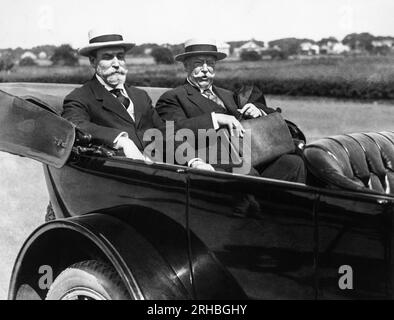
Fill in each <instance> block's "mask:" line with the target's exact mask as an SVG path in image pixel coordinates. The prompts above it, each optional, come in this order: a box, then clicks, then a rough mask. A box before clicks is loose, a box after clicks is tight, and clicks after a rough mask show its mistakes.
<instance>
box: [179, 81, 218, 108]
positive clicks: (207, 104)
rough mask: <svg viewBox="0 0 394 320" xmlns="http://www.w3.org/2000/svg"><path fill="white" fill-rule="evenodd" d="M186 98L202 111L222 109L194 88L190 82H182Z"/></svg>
mask: <svg viewBox="0 0 394 320" xmlns="http://www.w3.org/2000/svg"><path fill="white" fill-rule="evenodd" d="M184 88H185V90H186V93H187V97H188V99H189V100H190V101H191V102H192V103H193V104H195V105H196V106H197V107H198V108H199V109H200V110H201V111H202V112H203V113H209V112H213V111H219V110H223V108H222V107H220V106H218V105H217V104H216V103H215V102H213V101H210V100H209V99H207V98H205V97H204V96H203V95H202V94H201V93H200V92H199V91H198V89H197V88H194V87H193V86H192V85H191V84H190V83H186V84H184Z"/></svg>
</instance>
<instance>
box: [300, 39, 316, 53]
mask: <svg viewBox="0 0 394 320" xmlns="http://www.w3.org/2000/svg"><path fill="white" fill-rule="evenodd" d="M300 53H301V54H305V55H309V56H311V55H318V54H319V53H320V47H319V46H318V45H317V44H314V43H312V42H310V41H305V42H301V43H300Z"/></svg>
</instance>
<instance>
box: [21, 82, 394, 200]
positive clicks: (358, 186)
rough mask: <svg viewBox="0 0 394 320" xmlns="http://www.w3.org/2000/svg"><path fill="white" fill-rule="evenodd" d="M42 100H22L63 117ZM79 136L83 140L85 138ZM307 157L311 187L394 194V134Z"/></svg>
mask: <svg viewBox="0 0 394 320" xmlns="http://www.w3.org/2000/svg"><path fill="white" fill-rule="evenodd" d="M164 91H165V89H159V90H157V91H155V92H154V94H153V95H151V98H152V100H153V104H154V103H155V100H157V98H158V97H159V95H160V94H161V93H162V92H164ZM41 97H42V99H39V98H37V97H35V96H23V97H22V98H23V99H25V100H27V101H29V102H32V103H34V104H36V105H38V106H40V107H42V108H44V109H46V110H48V111H50V112H54V113H56V114H58V115H60V114H61V111H62V104H63V98H62V97H59V96H55V95H49V94H48V95H45V94H44V95H41ZM78 136H79V137H80V141H83V139H84V137H83V136H81V135H77V137H78ZM85 138H86V137H85ZM109 154H110V153H109ZM303 156H304V159H305V162H306V165H307V168H308V179H307V184H308V185H313V186H318V187H325V188H334V189H338V188H339V189H344V190H351V191H361V192H369V193H371V192H372V193H378V194H394V131H384V132H369V133H354V134H342V135H337V136H333V137H326V138H322V139H319V140H316V141H313V142H311V143H308V144H307V145H306V146H305V147H304V150H303Z"/></svg>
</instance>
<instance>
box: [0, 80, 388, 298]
mask: <svg viewBox="0 0 394 320" xmlns="http://www.w3.org/2000/svg"><path fill="white" fill-rule="evenodd" d="M75 87H77V85H62V84H32V83H8V84H6V83H5V84H1V85H0V90H1V92H0V150H1V151H6V152H9V153H12V154H16V155H19V156H24V157H28V158H31V159H35V160H37V161H40V162H42V163H43V167H44V174H45V179H46V184H47V188H48V193H49V197H50V205H49V206H48V213H47V219H46V220H47V222H46V223H44V224H42V225H41V226H40V227H39V228H38V229H36V230H35V231H34V232H33V233H32V234H31V235H30V236H29V237H28V239H27V240H26V241H25V243H24V245H23V246H22V248H21V250H20V252H19V255H18V257H17V259H16V261H15V265H14V269H13V273H12V276H11V283H10V287H9V299H330V298H341V299H342V298H344V299H373V298H392V294H393V293H392V285H393V283H392V272H393V266H392V244H391V243H392V238H393V233H392V215H393V201H394V132H392V131H383V130H384V129H386V130H387V128H382V132H367V133H355V134H348V135H337V136H333V137H327V138H324V139H320V140H317V141H314V142H312V143H308V144H307V145H306V146H305V148H304V150H303V156H304V158H305V162H306V164H307V167H308V180H307V183H306V184H300V183H292V182H285V181H279V180H273V179H265V178H261V177H253V176H247V175H242V174H233V173H226V172H218V171H216V172H211V171H204V170H198V169H192V168H188V167H186V166H179V165H174V164H167V163H146V162H144V161H141V160H132V159H128V158H125V157H122V156H119V155H117V154H116V153H114V152H113V150H111V149H108V148H106V147H105V146H97V145H94V144H93V143H92V142H91V141H90V140H89V137H88V136H86V135H84V134H83V132H79V131H78V130H77V129H76V128H75V126H74V125H73V124H71V123H70V122H68V121H67V120H65V119H63V118H61V117H60V113H61V111H62V102H63V98H64V96H65V95H66V94H68V93H69V92H70V91H71V90H72V89H73V88H75ZM144 89H145V90H146V91H147V92H148V94H149V95H150V97H151V99H152V100H153V102H155V101H156V100H157V98H158V97H159V96H160V94H161V93H163V92H164V91H165V90H166V89H159V88H144ZM244 199H249V200H250V201H253V203H255V205H254V206H250V207H251V208H249V209H250V210H248V211H246V212H244V214H236V212H237V211H235V210H234V207H235V206H237V205H238V204H242V201H243V200H244ZM248 204H249V205H250V202H248ZM252 209H253V210H252ZM43 217H44V213H43ZM43 270H51V272H52V274H53V281H50V283H48V282H45V281H42V279H43V276H45V274H44V273H43Z"/></svg>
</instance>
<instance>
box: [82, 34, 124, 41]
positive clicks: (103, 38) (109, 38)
mask: <svg viewBox="0 0 394 320" xmlns="http://www.w3.org/2000/svg"><path fill="white" fill-rule="evenodd" d="M110 41H123V37H122V36H121V35H118V34H108V35H105V36H99V37H95V38H92V39H90V40H89V43H97V42H110Z"/></svg>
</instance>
